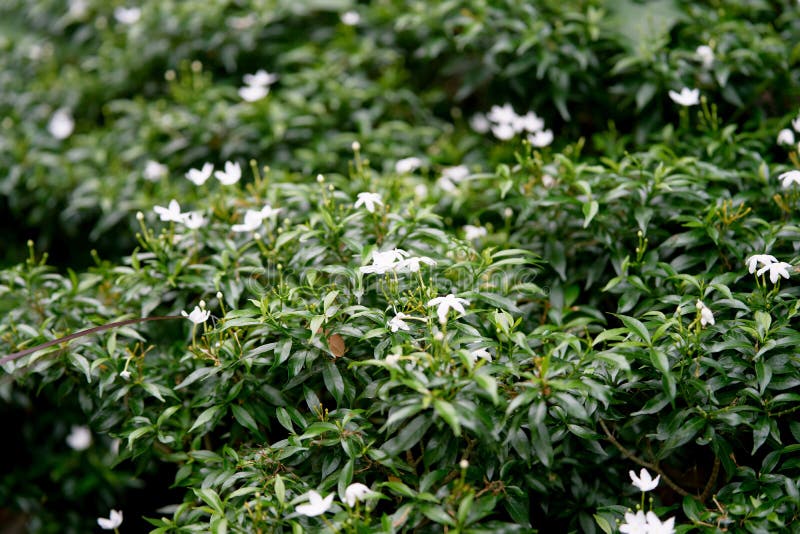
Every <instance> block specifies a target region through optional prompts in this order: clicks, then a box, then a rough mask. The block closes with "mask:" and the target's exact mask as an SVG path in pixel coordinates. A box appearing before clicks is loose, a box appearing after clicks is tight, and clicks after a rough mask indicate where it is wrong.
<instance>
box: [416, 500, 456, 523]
mask: <svg viewBox="0 0 800 534" xmlns="http://www.w3.org/2000/svg"><path fill="white" fill-rule="evenodd" d="M420 511H421V512H422V513H423V514H424V515H425V517H427V518H428V519H430V520H431V521H433V522H434V523H438V524H440V525H448V526H451V527H454V526H456V522H455V520H454V519H453V518H452V517H450V516H449V515H447V512H445V511H444V509H443V508H442V507H441V506H440V505H430V504H426V505H422V506H420Z"/></svg>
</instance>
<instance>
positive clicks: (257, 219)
mask: <svg viewBox="0 0 800 534" xmlns="http://www.w3.org/2000/svg"><path fill="white" fill-rule="evenodd" d="M263 222H264V214H263V210H247V211H246V212H245V214H244V222H243V223H242V224H234V225H233V226H231V230H233V231H234V232H254V231H256V230H258V229H259V228H260V227H261V224H262V223H263Z"/></svg>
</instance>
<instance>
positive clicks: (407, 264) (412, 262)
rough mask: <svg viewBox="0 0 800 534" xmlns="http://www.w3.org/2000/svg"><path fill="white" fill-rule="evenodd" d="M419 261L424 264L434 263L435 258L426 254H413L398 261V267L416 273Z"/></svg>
mask: <svg viewBox="0 0 800 534" xmlns="http://www.w3.org/2000/svg"><path fill="white" fill-rule="evenodd" d="M420 263H424V264H426V265H436V260H434V259H431V258H429V257H427V256H414V257H412V258H408V259H405V260H402V261H400V262H399V265H398V266H397V268H398V269H408V271H409V272H412V273H416V272H418V271H419V268H420Z"/></svg>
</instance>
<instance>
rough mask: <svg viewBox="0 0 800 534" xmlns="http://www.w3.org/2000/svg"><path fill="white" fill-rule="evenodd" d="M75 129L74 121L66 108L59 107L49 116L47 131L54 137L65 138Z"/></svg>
mask: <svg viewBox="0 0 800 534" xmlns="http://www.w3.org/2000/svg"><path fill="white" fill-rule="evenodd" d="M74 130H75V121H74V120H73V119H72V115H71V114H70V112H69V110H68V109H67V108H60V109H57V110H56V111H55V113H53V116H52V117H50V122H49V123H48V124H47V131H48V132H50V135H52V136H53V137H55V138H56V139H66V138H67V137H69V136H70V135H72V132H73V131H74Z"/></svg>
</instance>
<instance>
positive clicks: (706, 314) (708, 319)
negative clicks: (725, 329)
mask: <svg viewBox="0 0 800 534" xmlns="http://www.w3.org/2000/svg"><path fill="white" fill-rule="evenodd" d="M695 307H696V308H697V310H698V311H699V312H700V326H706V325H709V324H710V325H713V324H715V321H714V313H713V312H712V311H711V310H710V309H709V307H708V306H706V305H705V304H704V303H703V301H702V300H698V301H697V304H695Z"/></svg>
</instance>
